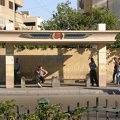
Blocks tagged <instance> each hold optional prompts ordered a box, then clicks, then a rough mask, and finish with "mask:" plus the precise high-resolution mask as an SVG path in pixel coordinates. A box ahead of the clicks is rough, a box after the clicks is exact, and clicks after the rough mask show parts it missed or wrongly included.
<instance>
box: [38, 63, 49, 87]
mask: <svg viewBox="0 0 120 120" xmlns="http://www.w3.org/2000/svg"><path fill="white" fill-rule="evenodd" d="M36 74H37V76H38V77H39V79H40V80H41V81H42V83H44V82H45V78H44V77H45V76H46V75H47V74H48V72H47V71H46V70H45V69H43V67H42V66H41V65H40V66H39V67H38V69H37V70H36ZM36 82H37V84H38V85H39V87H42V86H41V84H40V83H39V81H38V80H37V79H36Z"/></svg>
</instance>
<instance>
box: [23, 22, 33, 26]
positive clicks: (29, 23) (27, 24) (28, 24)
mask: <svg viewBox="0 0 120 120" xmlns="http://www.w3.org/2000/svg"><path fill="white" fill-rule="evenodd" d="M24 24H25V25H26V26H35V22H25V23H24Z"/></svg>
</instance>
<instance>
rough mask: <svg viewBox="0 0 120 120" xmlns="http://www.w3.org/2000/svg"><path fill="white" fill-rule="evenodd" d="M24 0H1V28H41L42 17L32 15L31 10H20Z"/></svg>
mask: <svg viewBox="0 0 120 120" xmlns="http://www.w3.org/2000/svg"><path fill="white" fill-rule="evenodd" d="M23 1H24V0H0V29H1V30H10V29H11V30H25V29H26V30H27V29H29V30H41V29H42V27H41V22H42V21H44V20H43V19H42V18H40V17H32V16H30V12H29V11H19V10H18V8H20V7H23Z"/></svg>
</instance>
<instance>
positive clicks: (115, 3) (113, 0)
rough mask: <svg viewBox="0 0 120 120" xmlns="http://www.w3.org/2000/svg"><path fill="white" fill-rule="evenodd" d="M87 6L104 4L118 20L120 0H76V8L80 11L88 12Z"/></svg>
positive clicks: (119, 16) (119, 17)
mask: <svg viewBox="0 0 120 120" xmlns="http://www.w3.org/2000/svg"><path fill="white" fill-rule="evenodd" d="M89 6H92V7H95V6H96V7H97V6H98V7H102V6H106V7H107V8H109V9H110V10H111V11H112V12H113V13H114V15H115V16H116V17H117V18H118V19H119V20H120V12H119V11H120V0H77V9H78V10H81V11H82V12H88V11H89Z"/></svg>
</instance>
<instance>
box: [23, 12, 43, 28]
mask: <svg viewBox="0 0 120 120" xmlns="http://www.w3.org/2000/svg"><path fill="white" fill-rule="evenodd" d="M21 13H22V14H23V15H24V16H23V23H24V25H25V26H26V28H27V29H29V30H42V29H43V28H42V22H43V21H44V19H42V18H41V17H33V16H31V15H30V12H29V11H21Z"/></svg>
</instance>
